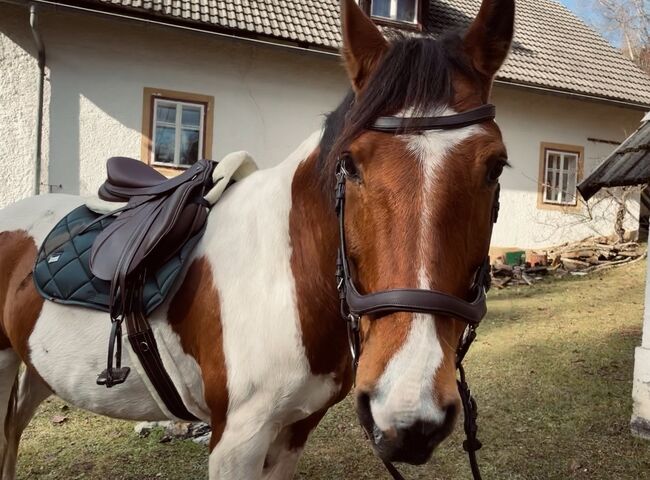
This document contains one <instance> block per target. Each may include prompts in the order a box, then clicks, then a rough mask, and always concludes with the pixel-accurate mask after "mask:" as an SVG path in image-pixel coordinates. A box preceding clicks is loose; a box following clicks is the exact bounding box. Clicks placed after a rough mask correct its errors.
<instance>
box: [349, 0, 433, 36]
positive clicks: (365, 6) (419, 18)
mask: <svg viewBox="0 0 650 480" xmlns="http://www.w3.org/2000/svg"><path fill="white" fill-rule="evenodd" d="M372 1H373V0H357V3H358V4H359V6H360V7H361V9H362V10H363V11H364V12H365V13H366V15H368V16H369V17H370V18H371V19H372V21H373V22H375V23H376V24H377V25H383V26H386V27H393V28H401V29H407V30H418V31H422V30H423V24H424V21H423V18H424V5H425V3H426V2H425V1H424V0H415V2H416V6H415V22H407V21H404V20H393V19H390V18H385V17H375V16H374V15H372ZM392 1H398V0H391V2H392Z"/></svg>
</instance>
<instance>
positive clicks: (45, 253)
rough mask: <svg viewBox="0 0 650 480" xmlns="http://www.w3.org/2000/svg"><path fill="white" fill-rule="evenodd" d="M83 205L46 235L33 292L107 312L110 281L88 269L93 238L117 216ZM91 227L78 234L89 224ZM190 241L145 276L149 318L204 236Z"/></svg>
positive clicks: (61, 301) (52, 299) (48, 298)
mask: <svg viewBox="0 0 650 480" xmlns="http://www.w3.org/2000/svg"><path fill="white" fill-rule="evenodd" d="M100 217H101V215H99V214H97V213H95V212H92V211H91V210H89V209H88V208H87V207H86V206H85V205H82V206H81V207H78V208H76V209H75V210H73V211H72V212H70V213H69V214H68V215H66V216H65V217H64V218H63V219H62V220H61V221H60V222H59V223H57V225H56V226H55V227H54V228H53V229H52V231H51V232H50V233H49V234H48V236H47V238H46V239H45V241H44V242H43V245H42V246H41V249H40V250H39V252H38V257H37V259H36V265H35V266H34V275H33V277H34V283H35V285H36V290H37V291H38V292H39V293H40V294H41V296H43V298H45V299H47V300H51V301H53V302H57V303H63V304H67V305H81V306H84V307H89V308H93V309H95V310H102V311H105V312H108V311H109V294H110V282H108V281H105V280H101V279H99V278H97V277H95V276H94V275H93V274H92V273H91V271H90V266H89V260H90V250H91V248H92V246H93V242H94V241H95V238H97V236H98V235H99V234H100V233H101V232H102V230H103V229H104V228H106V227H107V226H109V225H110V224H111V223H112V222H113V221H114V220H115V218H116V217H114V216H110V217H106V218H101V219H100V220H99V221H97V220H98V219H99V218H100ZM95 221H96V222H97V223H95V224H94V225H92V226H90V227H89V228H87V229H86V230H85V231H83V232H82V233H79V232H81V231H82V230H83V229H84V228H85V227H86V226H87V225H89V224H90V223H92V222H95ZM203 231H204V230H201V231H200V232H199V233H197V234H196V235H194V236H193V237H192V238H190V239H189V240H188V241H187V242H186V243H185V245H184V246H183V248H182V249H181V250H180V251H179V252H178V254H177V255H175V256H174V257H172V258H171V259H169V260H168V261H167V262H166V263H165V264H164V265H162V266H161V267H159V268H158V269H157V271H156V272H154V273H150V274H148V275H147V281H146V284H145V287H144V293H143V299H142V300H143V311H144V312H145V314H146V315H149V314H150V313H151V312H152V311H153V310H155V309H156V307H158V306H159V305H160V304H161V303H163V301H164V300H165V298H166V296H167V295H168V294H169V292H170V290H171V289H172V287H173V285H174V281H175V280H176V278H177V277H178V274H179V273H180V272H181V270H182V268H183V264H184V263H185V261H186V260H187V259H188V258H189V256H190V254H191V252H192V250H193V249H194V247H195V246H196V244H197V243H198V241H199V240H200V238H201V236H202V235H203Z"/></svg>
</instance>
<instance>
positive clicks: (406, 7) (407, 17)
mask: <svg viewBox="0 0 650 480" xmlns="http://www.w3.org/2000/svg"><path fill="white" fill-rule="evenodd" d="M416 4H417V1H416V0H397V20H401V21H403V22H415V20H416V19H415V8H416Z"/></svg>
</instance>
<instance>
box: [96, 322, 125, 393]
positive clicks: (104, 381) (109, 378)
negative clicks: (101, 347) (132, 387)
mask: <svg viewBox="0 0 650 480" xmlns="http://www.w3.org/2000/svg"><path fill="white" fill-rule="evenodd" d="M116 345H117V349H115V346H116ZM114 350H116V351H115V355H113V351H114ZM113 360H115V367H113ZM130 372H131V369H130V368H129V367H122V319H121V318H119V319H115V320H113V327H112V328H111V336H110V338H109V341H108V362H107V367H106V370H104V371H103V372H102V373H100V374H99V375H98V376H97V385H105V386H106V388H112V387H114V386H115V385H120V384H122V383H124V382H126V379H127V378H128V376H129V373H130Z"/></svg>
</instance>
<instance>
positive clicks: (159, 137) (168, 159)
mask: <svg viewBox="0 0 650 480" xmlns="http://www.w3.org/2000/svg"><path fill="white" fill-rule="evenodd" d="M175 138H176V129H174V128H171V127H156V145H155V146H154V162H162V163H174V148H175V144H176V141H175Z"/></svg>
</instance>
